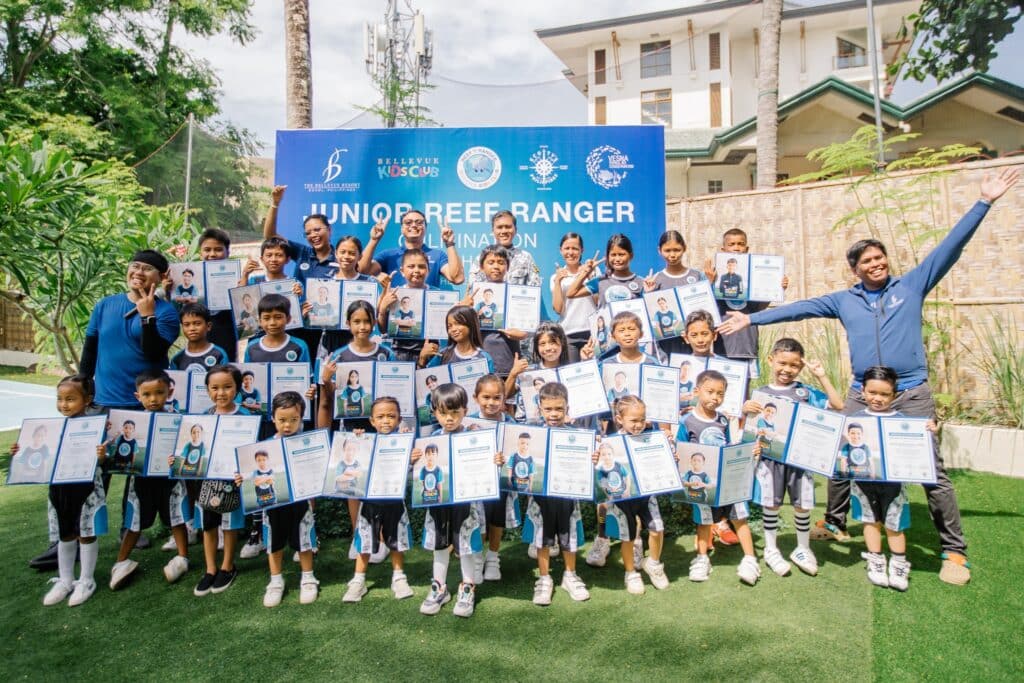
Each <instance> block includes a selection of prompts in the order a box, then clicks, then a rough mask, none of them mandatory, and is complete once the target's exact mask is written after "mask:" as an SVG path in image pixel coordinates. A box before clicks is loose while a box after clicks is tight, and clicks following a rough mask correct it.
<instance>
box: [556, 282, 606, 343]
mask: <svg viewBox="0 0 1024 683" xmlns="http://www.w3.org/2000/svg"><path fill="white" fill-rule="evenodd" d="M600 275H601V273H600V269H597V270H595V271H594V273H593V274H592V275H591V277H600ZM556 277H558V276H557V275H552V276H551V280H550V281H549V283H548V284H549V286H550V288H551V289H552V291H554V288H555V278H556ZM575 279H576V276H575V275H568V276H566V277H564V278H562V283H561V286H562V296H563V297H564V296H565V293H566V292H568V291H569V286H570V285H572V283H573V281H574V280H575ZM596 310H597V305H596V304H594V297H592V296H581V297H577V298H575V299H570V298H568V297H565V308H564V309H562V315H561V317H560V318H559V319H558V322H559V324H560V325H561V326H562V329H563V330H564V331H565V333H566V334H567V335H568V334H573V333H574V332H589V331H590V316H592V315H593V314H594V311H596Z"/></svg>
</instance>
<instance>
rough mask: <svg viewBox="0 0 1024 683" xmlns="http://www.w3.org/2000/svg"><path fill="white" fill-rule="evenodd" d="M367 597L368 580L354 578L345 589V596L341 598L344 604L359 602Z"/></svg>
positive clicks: (360, 577)
mask: <svg viewBox="0 0 1024 683" xmlns="http://www.w3.org/2000/svg"><path fill="white" fill-rule="evenodd" d="M364 595H366V578H365V577H362V576H353V577H352V580H351V581H349V582H348V588H346V589H345V595H343V596H342V597H341V601H342V602H359V601H360V600H362V599H363V596H364Z"/></svg>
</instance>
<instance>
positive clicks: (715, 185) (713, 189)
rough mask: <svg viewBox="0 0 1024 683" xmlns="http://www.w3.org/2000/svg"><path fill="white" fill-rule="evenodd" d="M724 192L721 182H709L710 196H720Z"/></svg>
mask: <svg viewBox="0 0 1024 683" xmlns="http://www.w3.org/2000/svg"><path fill="white" fill-rule="evenodd" d="M721 191H722V181H721V180H709V181H708V194H718V193H719V192H721Z"/></svg>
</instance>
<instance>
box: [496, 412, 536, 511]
mask: <svg viewBox="0 0 1024 683" xmlns="http://www.w3.org/2000/svg"><path fill="white" fill-rule="evenodd" d="M500 433H501V436H500V437H499V439H498V442H499V443H500V444H501V445H500V448H501V454H502V455H504V456H505V464H504V465H503V466H502V468H501V490H502V491H514V492H516V493H524V494H527V495H538V496H542V495H544V477H545V474H546V472H547V469H548V466H547V460H548V428H547V427H541V426H534V425H524V424H519V423H514V422H513V423H508V422H505V423H502V424H501V427H500Z"/></svg>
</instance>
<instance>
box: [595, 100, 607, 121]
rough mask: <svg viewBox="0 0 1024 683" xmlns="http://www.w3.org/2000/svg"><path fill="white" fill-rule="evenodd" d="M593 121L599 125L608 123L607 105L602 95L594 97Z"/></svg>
mask: <svg viewBox="0 0 1024 683" xmlns="http://www.w3.org/2000/svg"><path fill="white" fill-rule="evenodd" d="M594 123H595V124H597V125H599V126H603V125H604V124H606V123H608V106H607V100H606V99H605V97H604V95H602V96H601V97H595V98H594Z"/></svg>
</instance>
